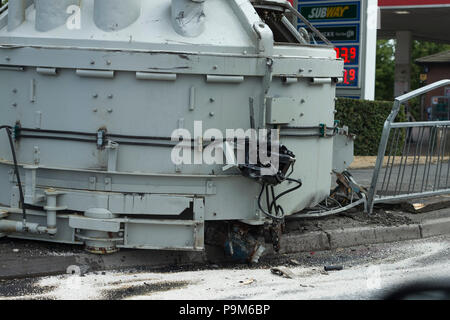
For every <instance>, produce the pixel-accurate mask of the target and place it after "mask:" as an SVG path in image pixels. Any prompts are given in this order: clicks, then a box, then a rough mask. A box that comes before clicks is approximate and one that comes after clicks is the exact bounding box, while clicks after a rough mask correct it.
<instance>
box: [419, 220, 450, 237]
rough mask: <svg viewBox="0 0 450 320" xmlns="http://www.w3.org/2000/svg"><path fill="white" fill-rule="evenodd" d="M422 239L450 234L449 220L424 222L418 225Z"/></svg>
mask: <svg viewBox="0 0 450 320" xmlns="http://www.w3.org/2000/svg"><path fill="white" fill-rule="evenodd" d="M420 230H421V236H422V238H429V237H434V236H440V235H443V234H450V218H440V219H431V220H425V221H423V222H422V223H421V224H420Z"/></svg>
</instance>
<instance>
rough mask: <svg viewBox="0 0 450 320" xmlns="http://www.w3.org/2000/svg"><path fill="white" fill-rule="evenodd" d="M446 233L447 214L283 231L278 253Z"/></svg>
mask: <svg viewBox="0 0 450 320" xmlns="http://www.w3.org/2000/svg"><path fill="white" fill-rule="evenodd" d="M444 234H450V218H439V219H431V220H425V221H423V222H421V223H413V224H405V225H398V226H363V227H352V228H343V229H333V230H323V231H315V232H310V233H306V234H291V235H285V236H284V237H283V238H282V240H281V250H280V252H281V253H295V252H306V251H323V250H329V249H336V248H346V247H354V246H359V245H368V244H376V243H388V242H396V241H405V240H414V239H421V238H428V237H434V236H439V235H444Z"/></svg>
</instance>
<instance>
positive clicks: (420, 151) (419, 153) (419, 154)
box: [413, 128, 425, 192]
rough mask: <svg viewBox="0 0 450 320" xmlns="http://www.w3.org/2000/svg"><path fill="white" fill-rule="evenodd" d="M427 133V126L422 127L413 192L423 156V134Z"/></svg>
mask: <svg viewBox="0 0 450 320" xmlns="http://www.w3.org/2000/svg"><path fill="white" fill-rule="evenodd" d="M424 133H425V128H422V136H421V137H420V149H419V152H418V158H417V167H416V174H415V175H414V183H413V192H414V190H415V187H416V180H417V173H418V172H419V166H420V157H421V156H422V146H423V135H424Z"/></svg>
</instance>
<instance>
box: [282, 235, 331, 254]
mask: <svg viewBox="0 0 450 320" xmlns="http://www.w3.org/2000/svg"><path fill="white" fill-rule="evenodd" d="M328 249H330V243H329V242H328V237H327V235H326V233H325V232H321V231H315V232H309V233H306V234H288V235H284V236H283V237H281V240H280V253H295V252H305V251H322V250H328Z"/></svg>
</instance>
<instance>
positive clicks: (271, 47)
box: [0, 0, 352, 253]
mask: <svg viewBox="0 0 450 320" xmlns="http://www.w3.org/2000/svg"><path fill="white" fill-rule="evenodd" d="M1 10H2V12H1V13H0V97H1V99H0V126H1V127H2V129H1V131H0V235H1V236H5V235H6V236H9V237H15V238H26V239H35V240H44V241H53V242H61V243H72V244H83V245H85V246H86V248H87V249H88V250H89V251H91V252H96V253H109V252H115V251H117V250H118V249H119V248H141V249H174V250H203V249H204V247H205V225H206V224H209V223H213V222H220V221H227V222H230V221H231V222H233V221H235V222H238V221H239V222H240V223H244V224H247V225H251V226H261V228H262V227H263V226H264V225H266V226H267V225H269V226H271V225H272V222H273V221H279V220H282V218H283V217H284V216H286V215H291V214H293V213H296V212H298V211H300V210H302V209H304V208H306V207H310V206H313V205H316V204H317V203H320V202H321V201H323V200H324V199H325V198H326V197H327V196H328V195H329V193H330V187H331V182H332V178H331V172H332V170H333V169H334V165H333V143H334V139H336V137H337V136H338V135H337V134H336V125H335V120H334V107H335V88H336V83H337V82H338V81H339V80H340V79H341V78H342V75H343V62H342V61H341V60H340V59H336V55H335V52H334V50H333V47H332V46H330V45H329V42H327V40H326V39H325V38H323V36H322V35H320V34H319V33H318V32H315V30H314V28H311V26H310V25H309V24H308V23H307V21H305V25H306V29H308V32H305V30H303V29H302V30H301V32H298V31H297V30H296V28H295V27H293V24H292V23H291V21H296V20H297V19H301V17H299V16H298V12H296V11H295V10H294V9H293V8H292V7H291V6H290V4H289V2H287V1H283V0H273V1H249V0H172V1H170V0H151V1H150V0H148V1H147V0H142V1H141V0H129V1H123V0H35V1H29V0H28V1H27V0H10V1H9V5H8V6H4V7H3V8H2V9H1ZM199 123H201V126H202V133H206V132H208V130H209V129H215V131H214V132H217V131H220V132H224V133H225V132H226V130H227V129H233V130H236V129H242V130H248V129H255V130H259V129H264V128H265V129H275V130H276V132H277V138H278V137H279V138H280V143H281V145H280V146H279V148H278V149H277V153H278V152H279V153H280V170H279V172H275V173H274V174H273V175H270V174H269V175H267V174H266V175H264V174H261V172H262V171H261V170H262V169H263V168H264V165H267V163H266V164H264V163H262V162H260V160H258V161H257V163H255V164H252V165H249V164H248V163H247V162H245V163H243V164H242V163H235V164H234V165H230V164H229V163H227V164H219V163H213V164H207V163H204V162H202V163H198V164H188V163H185V162H183V163H176V162H174V161H172V159H173V158H172V155H173V151H174V147H175V146H176V145H177V144H178V142H176V141H172V140H173V139H171V137H172V134H173V133H174V131H175V130H177V129H184V132H191V133H193V135H192V139H191V140H189V141H185V142H184V143H185V145H184V147H183V151H186V152H188V151H192V152H193V153H195V150H197V152H198V151H199V150H200V152H201V151H202V150H203V151H204V150H205V149H206V148H207V147H208V145H209V144H213V143H217V142H222V141H218V140H217V139H213V138H212V137H210V138H209V139H208V137H206V136H202V138H197V136H196V135H194V129H195V128H194V127H195V126H196V125H198V124H199ZM214 137H215V136H214ZM223 142H224V144H225V145H226V146H227V150H228V152H229V151H230V149H228V147H229V146H230V145H232V146H234V145H233V143H234V141H226V139H225V140H224V141H223ZM231 150H232V151H235V150H234V148H231ZM223 152H224V154H223V156H224V157H225V156H226V152H227V151H225V149H224V151H223ZM350 156H352V155H350ZM340 167H341V166H340ZM342 169H344V168H341V170H342ZM300 186H301V187H300ZM292 189H295V190H292ZM263 191H265V192H263ZM269 191H270V192H269ZM272 191H273V194H271V193H272ZM285 191H287V192H285ZM283 193H284V194H283ZM281 194H283V196H282V197H281V196H280V197H279V198H278V200H277V201H274V199H275V198H276V197H277V196H278V195H281ZM272 195H274V196H275V198H274V199H272V200H270V201H269V200H268V199H266V197H267V198H269V197H271V196H272ZM267 204H268V205H267ZM272 205H273V207H272ZM271 207H272V208H271ZM269 229H270V228H269Z"/></svg>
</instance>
